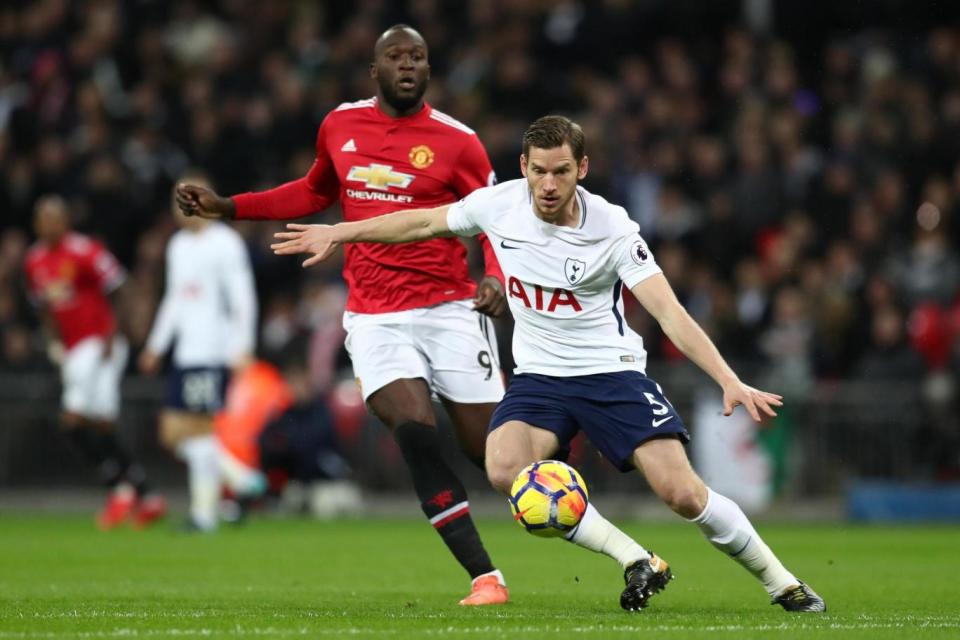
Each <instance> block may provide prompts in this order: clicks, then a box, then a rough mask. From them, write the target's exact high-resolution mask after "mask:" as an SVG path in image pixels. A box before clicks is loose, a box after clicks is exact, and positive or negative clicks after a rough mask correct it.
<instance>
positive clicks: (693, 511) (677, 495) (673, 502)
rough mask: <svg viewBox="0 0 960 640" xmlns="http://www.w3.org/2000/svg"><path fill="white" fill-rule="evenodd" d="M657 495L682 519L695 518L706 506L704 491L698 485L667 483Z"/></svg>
mask: <svg viewBox="0 0 960 640" xmlns="http://www.w3.org/2000/svg"><path fill="white" fill-rule="evenodd" d="M657 494H658V495H659V496H660V498H661V499H662V500H663V501H664V502H665V503H666V504H667V506H668V507H670V509H671V510H673V512H674V513H676V514H678V515H681V516H683V517H684V518H696V517H697V516H698V515H700V514H701V513H702V512H703V509H704V507H706V506H707V500H706V491H705V490H701V486H700V485H699V484H698V483H692V482H682V483H669V484H667V485H666V486H664V487H661V488H660V489H659V490H658V491H657Z"/></svg>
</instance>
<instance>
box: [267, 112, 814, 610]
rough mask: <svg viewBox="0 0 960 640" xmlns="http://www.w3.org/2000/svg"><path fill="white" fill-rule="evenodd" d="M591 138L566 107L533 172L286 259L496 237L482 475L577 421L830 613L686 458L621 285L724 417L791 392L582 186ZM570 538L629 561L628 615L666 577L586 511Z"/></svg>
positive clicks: (353, 230)
mask: <svg viewBox="0 0 960 640" xmlns="http://www.w3.org/2000/svg"><path fill="white" fill-rule="evenodd" d="M584 148H585V140H584V136H583V132H582V130H581V129H580V127H579V126H578V125H577V124H576V123H573V122H571V121H570V120H568V119H567V118H564V117H562V116H546V117H544V118H541V119H539V120H537V121H536V122H534V123H533V124H532V125H530V127H529V128H528V129H527V130H526V132H525V133H524V136H523V155H521V157H520V168H521V171H522V173H523V175H524V177H525V178H526V179H525V180H513V181H510V182H504V183H502V184H500V185H497V186H495V187H488V188H485V189H480V190H478V191H475V192H474V193H472V194H470V195H469V196H467V197H466V198H464V199H463V200H461V201H460V202H458V203H456V204H453V205H447V206H443V207H437V208H435V209H422V210H408V211H404V212H402V213H400V214H391V215H387V216H383V217H380V218H375V219H371V220H364V221H361V222H352V223H342V224H338V225H335V226H332V227H329V226H324V225H289V227H290V229H291V231H288V232H284V233H278V234H277V237H278V239H280V240H282V242H279V243H277V244H275V245H273V246H274V250H275V252H276V253H278V254H290V253H304V252H306V253H313V254H314V255H313V257H311V258H309V259H308V260H306V261H305V262H304V266H310V265H311V264H315V263H317V262H319V261H321V260H323V259H325V258H326V257H328V256H329V255H330V253H331V252H332V251H333V250H334V249H335V248H336V246H337V245H339V244H341V243H347V242H385V243H398V242H413V241H417V240H423V239H426V238H432V237H438V236H444V235H449V234H451V233H453V234H457V235H464V236H470V235H475V234H477V233H480V232H481V231H482V232H484V233H486V234H487V236H488V237H489V238H490V241H491V243H492V244H493V246H494V248H495V249H496V252H497V258H498V260H499V262H500V265H501V267H502V268H503V273H504V276H505V278H506V280H507V289H508V300H509V303H510V310H511V311H512V313H513V316H514V320H515V321H516V329H515V331H514V341H513V354H514V359H515V360H516V362H517V369H516V374H517V375H516V376H514V378H513V380H512V381H511V383H510V386H509V387H508V389H507V394H506V396H505V397H504V399H503V401H502V402H501V403H500V405H499V407H498V408H497V411H496V413H495V414H494V416H493V418H492V420H491V423H490V428H491V432H490V434H489V436H488V438H487V455H486V465H487V475H488V477H489V479H490V482H491V483H492V484H493V486H494V487H496V488H497V489H499V490H500V491H502V492H503V493H507V492H509V490H510V486H511V485H512V483H513V480H514V478H515V477H516V475H517V473H518V472H519V471H520V470H521V469H522V468H523V467H524V466H526V465H527V464H530V463H531V462H534V461H536V460H541V459H544V458H548V457H550V456H551V455H552V454H554V453H555V452H556V451H558V450H559V449H561V448H562V447H564V446H565V445H566V444H567V443H568V442H569V441H570V439H571V438H572V437H573V436H574V435H576V433H577V432H578V431H580V430H582V431H584V432H585V433H586V435H587V437H589V438H590V440H591V442H593V443H594V445H595V446H596V447H597V448H598V449H599V450H600V451H601V453H603V455H604V456H605V457H606V458H607V459H609V460H610V461H611V462H612V463H613V464H614V465H616V466H617V467H618V468H620V469H621V470H623V471H628V470H630V469H634V468H636V469H638V470H639V471H640V472H641V473H643V475H644V477H645V478H646V479H647V482H648V483H649V484H650V486H651V488H652V489H653V491H654V492H655V493H656V494H657V495H658V496H659V497H660V498H661V499H662V500H663V501H664V502H665V503H666V504H667V505H668V506H669V507H670V508H671V509H673V511H675V512H676V513H677V514H679V515H680V516H682V517H684V518H686V519H688V520H689V521H690V522H693V523H695V524H696V525H697V526H698V527H699V528H700V529H701V531H703V533H704V535H705V536H706V537H707V539H708V540H709V541H710V542H711V543H712V544H713V545H714V546H715V547H716V548H717V549H719V550H721V551H723V552H724V553H727V554H729V555H730V556H731V557H732V558H734V559H735V560H736V561H737V562H739V563H740V564H741V565H743V566H744V567H745V568H746V569H747V570H748V571H749V572H750V573H752V574H753V575H754V576H756V577H757V578H758V579H759V580H760V582H761V583H762V584H763V586H764V588H765V589H766V591H767V593H768V594H769V596H770V598H771V600H772V601H773V602H774V603H776V604H780V605H781V606H782V607H783V608H784V609H786V610H788V611H809V612H820V611H824V610H825V609H826V607H825V605H824V602H823V600H822V599H821V598H820V597H819V596H818V595H817V594H816V593H814V591H813V590H812V589H810V588H809V587H808V586H807V585H805V584H804V583H803V582H801V581H800V580H798V579H797V578H796V577H795V576H794V575H793V574H792V573H790V572H789V571H788V570H787V569H786V568H785V567H784V566H783V564H782V563H781V562H780V561H779V560H778V559H777V557H776V556H775V555H774V554H773V552H772V551H771V550H770V548H769V547H768V546H767V545H766V544H765V543H764V542H763V540H762V539H761V538H760V536H759V534H758V533H757V532H756V530H755V529H754V528H753V526H752V525H751V524H750V521H749V520H748V519H747V517H746V515H745V514H744V513H743V511H742V510H741V509H740V507H738V506H737V505H736V504H735V503H734V502H733V501H731V500H730V499H729V498H726V497H724V496H722V495H720V494H718V493H715V492H714V491H711V490H710V489H709V488H708V487H707V486H706V485H705V484H704V483H703V481H702V480H701V479H700V478H699V477H698V476H697V474H696V473H695V472H694V471H693V469H692V468H691V467H690V463H689V461H688V459H687V455H686V451H685V450H684V448H683V444H682V443H683V442H686V441H687V440H688V439H689V435H688V434H687V431H686V428H685V427H684V426H683V422H682V419H681V418H680V416H679V415H678V414H677V412H676V411H675V410H674V408H673V406H672V405H671V404H670V402H669V400H667V398H666V396H664V394H663V391H662V389H661V388H660V386H659V385H658V384H657V383H656V382H654V381H653V380H650V379H649V378H647V377H646V375H645V365H646V351H645V350H644V348H643V341H642V339H641V338H640V336H638V335H637V334H635V333H634V332H633V331H631V330H630V328H629V327H628V326H626V324H625V323H624V321H623V302H622V300H621V292H622V288H623V286H626V287H627V288H628V289H630V291H631V292H632V293H633V294H634V296H636V298H637V300H639V301H640V303H641V304H642V305H643V307H644V308H645V309H646V310H647V311H648V312H649V313H651V314H652V315H653V316H654V317H655V318H656V319H657V321H658V322H659V323H660V326H661V328H662V329H663V330H664V332H665V333H666V334H667V336H668V337H669V338H670V339H671V340H672V341H673V342H674V344H676V345H677V347H678V348H680V350H681V351H682V352H683V353H684V354H685V355H686V356H687V357H688V358H690V359H691V360H692V361H693V362H695V363H696V364H697V365H698V366H700V368H702V369H703V370H704V371H705V372H706V373H707V374H709V375H710V377H711V378H713V379H714V380H715V381H716V382H717V384H719V385H720V387H721V389H722V390H723V405H724V414H725V415H730V414H731V413H732V412H733V410H734V408H735V407H736V406H737V405H743V406H744V407H745V408H746V410H747V411H748V412H749V413H750V415H751V416H752V417H753V418H754V419H755V420H757V421H759V420H760V419H761V414H767V415H769V416H774V415H776V413H775V410H774V407H777V406H781V404H782V402H781V397H780V396H778V395H776V394H772V393H768V392H765V391H761V390H759V389H754V388H753V387H750V386H748V385H746V384H744V383H743V382H742V381H741V380H740V379H739V378H738V377H737V375H736V374H735V373H734V371H733V370H732V369H731V368H730V367H729V365H727V363H726V362H725V361H724V359H723V357H722V356H721V355H720V353H719V352H718V351H717V349H716V347H715V346H714V345H713V343H712V342H711V341H710V339H709V338H708V337H707V335H706V334H705V333H704V332H703V330H702V329H701V328H700V327H699V326H698V325H697V323H696V322H695V321H694V320H693V319H692V318H691V317H690V315H689V314H688V313H687V312H686V310H685V309H684V308H683V307H682V306H681V305H680V303H679V302H678V300H677V298H676V296H675V295H674V293H673V290H672V288H671V287H670V285H669V283H668V282H667V280H666V278H664V276H663V274H662V272H661V270H660V268H659V267H658V266H657V264H656V262H655V260H654V258H653V255H652V253H651V252H650V250H649V249H648V248H647V246H646V244H645V243H644V241H643V239H642V238H641V237H640V234H639V228H638V226H637V224H636V223H634V222H633V221H631V220H630V218H629V216H628V215H627V213H626V211H625V210H624V209H623V208H622V207H619V206H616V205H613V204H610V203H609V202H607V201H606V200H604V199H603V198H601V197H599V196H596V195H593V194H591V193H589V192H587V191H586V190H585V189H583V188H581V187H579V186H578V185H577V182H578V181H579V180H582V179H583V178H584V177H586V175H587V169H588V159H587V157H586V155H585V151H584ZM567 539H568V540H570V541H571V542H574V543H576V544H578V545H580V546H583V547H586V548H588V549H591V550H593V551H597V552H601V553H604V554H606V555H608V556H610V557H612V558H614V559H616V560H617V561H618V562H620V564H621V566H622V567H623V568H624V580H625V582H626V588H625V589H624V591H623V593H622V594H621V597H620V604H621V606H622V607H623V608H624V609H628V610H637V609H640V608H643V607H645V606H646V605H647V601H648V600H649V598H650V597H651V596H652V595H653V594H654V593H657V592H658V591H660V590H661V589H663V588H664V587H665V586H666V585H667V583H668V582H669V580H670V578H671V577H672V575H671V572H670V568H669V566H668V565H667V563H666V562H665V561H664V560H662V559H661V558H658V557H657V556H656V555H653V554H651V553H650V552H648V551H647V550H645V549H644V548H643V547H641V546H640V545H639V544H637V543H636V542H635V541H633V540H632V539H630V538H629V537H628V536H627V535H626V534H624V533H623V532H622V531H620V530H619V529H617V528H616V527H614V526H613V525H612V524H611V523H610V522H608V521H607V520H606V519H604V518H603V517H602V516H601V515H600V514H599V513H598V512H597V510H596V509H595V508H594V507H593V505H592V504H591V505H589V506H588V508H587V511H586V513H585V514H584V516H583V519H582V520H581V522H580V524H579V525H578V526H577V528H576V529H574V531H573V532H571V533H570V534H569V535H568V536H567Z"/></svg>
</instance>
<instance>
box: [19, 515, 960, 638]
mask: <svg viewBox="0 0 960 640" xmlns="http://www.w3.org/2000/svg"><path fill="white" fill-rule="evenodd" d="M624 528H625V529H626V530H627V531H628V532H629V533H631V534H633V535H635V536H636V537H637V538H638V539H639V540H641V541H642V542H643V543H644V544H645V545H647V546H649V547H650V548H652V549H654V550H655V551H656V552H657V553H659V554H661V555H662V556H664V557H665V558H666V559H667V560H668V561H669V562H670V563H671V564H672V566H673V568H674V571H675V573H676V575H677V579H676V580H674V581H673V582H672V583H671V585H670V586H669V587H668V588H667V590H666V591H664V592H663V593H661V594H660V595H658V596H656V597H655V598H654V599H653V601H652V604H651V606H650V608H648V609H647V610H645V611H644V612H642V613H639V614H628V613H625V612H623V611H621V610H620V609H619V606H618V604H617V603H618V595H619V592H620V588H621V586H622V578H621V573H620V571H619V568H618V567H617V566H615V564H614V563H613V562H612V561H610V560H608V559H607V558H604V557H602V556H599V555H596V554H592V553H589V552H587V551H584V550H582V549H579V548H576V547H574V546H572V545H569V544H566V543H564V542H561V541H556V540H541V539H537V538H534V537H533V536H529V535H527V534H525V533H523V532H522V531H521V530H520V529H519V528H518V527H517V526H516V525H514V524H513V523H511V522H509V521H508V520H482V521H480V529H481V532H482V534H483V536H484V540H485V542H486V546H487V548H488V549H489V551H490V552H491V555H492V556H493V558H494V560H495V562H496V563H497V564H498V565H499V567H500V568H501V569H502V570H503V571H504V573H505V574H506V576H507V580H508V582H509V585H510V589H511V595H512V600H513V602H512V603H511V604H509V605H506V606H502V607H486V608H479V609H466V608H464V607H459V606H457V604H456V603H457V600H458V599H459V598H460V597H462V596H463V595H465V593H466V591H467V588H468V580H467V577H466V575H465V574H464V573H463V572H462V570H461V569H460V568H459V567H457V566H456V565H455V564H454V562H453V560H452V559H451V558H450V556H449V555H448V554H447V552H446V550H445V548H444V547H443V544H442V542H441V541H440V539H439V538H438V537H437V536H436V535H434V533H433V532H432V531H431V530H430V529H429V527H428V526H427V525H426V523H424V522H422V521H420V520H413V519H411V520H362V521H349V522H336V523H319V522H312V521H281V520H254V521H252V522H250V523H249V524H248V525H246V526H244V527H242V528H236V529H230V528H227V529H224V530H223V531H221V532H220V533H219V534H217V535H214V536H190V535H185V534H179V533H177V532H175V531H174V530H173V528H172V525H169V524H163V525H161V526H159V527H158V528H155V529H152V530H150V531H146V532H135V531H128V530H120V531H115V532H110V533H100V532H97V531H95V530H94V528H93V525H92V522H91V519H88V518H83V519H81V518H77V517H70V518H66V517H55V516H50V517H36V516H31V517H25V516H11V515H0V640H2V639H5V638H61V637H74V638H140V637H150V638H168V637H175V638H291V637H305V638H339V637H350V638H437V637H447V638H524V639H525V640H541V639H545V638H558V637H562V638H578V639H579V638H654V637H656V638H712V639H715V638H731V639H737V640H740V639H742V638H769V637H777V638H804V639H808V638H810V639H815V638H845V639H846V638H870V639H875V638H898V639H900V640H903V639H906V638H920V637H922V638H958V637H960V588H958V587H957V584H958V583H957V576H958V575H960V529H958V528H956V527H952V528H951V527H884V528H865V527H853V526H843V525H829V526H827V525H818V526H813V525H770V526H761V532H762V533H763V534H764V535H765V537H766V539H767V541H768V542H769V543H770V545H771V546H772V547H773V548H774V549H775V550H777V551H778V553H779V554H780V556H781V558H783V560H784V561H785V563H786V564H787V566H789V567H791V568H792V569H793V571H795V572H796V573H797V574H799V575H800V576H801V577H802V578H804V579H805V580H807V581H808V582H809V583H810V584H811V585H812V586H814V587H815V588H816V589H817V591H818V592H819V593H820V594H821V595H823V596H824V597H825V598H826V600H827V604H828V607H829V612H828V613H827V614H825V615H819V616H816V615H797V614H787V613H785V612H783V611H781V610H780V609H779V607H771V606H770V605H769V604H767V597H766V595H765V594H764V593H763V591H762V589H761V588H760V587H759V586H758V585H757V584H756V583H755V581H754V580H753V579H752V578H751V577H750V576H749V575H748V574H747V573H746V572H745V571H744V570H743V569H741V568H740V567H739V566H737V565H736V564H735V563H734V562H733V561H731V560H729V559H727V558H724V557H723V556H722V555H721V554H720V553H718V552H717V551H715V550H714V549H713V548H712V547H710V546H709V544H707V542H706V541H705V540H703V539H702V538H701V537H700V534H699V532H698V531H697V530H696V529H695V528H694V527H692V526H688V525H684V524H683V523H679V522H678V523H675V524H659V523H658V524H644V523H640V522H631V523H624Z"/></svg>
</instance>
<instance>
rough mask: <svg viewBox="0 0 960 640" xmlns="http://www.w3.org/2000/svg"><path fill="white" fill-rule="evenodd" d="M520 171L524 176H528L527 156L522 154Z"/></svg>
mask: <svg viewBox="0 0 960 640" xmlns="http://www.w3.org/2000/svg"><path fill="white" fill-rule="evenodd" d="M520 173H521V174H522V175H523V177H524V178H526V177H527V156H525V155H523V154H522V153H521V154H520Z"/></svg>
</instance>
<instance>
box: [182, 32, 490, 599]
mask: <svg viewBox="0 0 960 640" xmlns="http://www.w3.org/2000/svg"><path fill="white" fill-rule="evenodd" d="M370 76H371V77H372V78H373V79H374V80H375V81H376V82H377V86H378V91H377V96H376V97H374V98H370V99H368V100H361V101H359V102H352V103H347V104H343V105H341V106H340V107H338V108H337V109H335V110H334V111H332V112H330V113H329V114H328V115H327V117H326V118H325V119H324V121H323V123H322V124H321V125H320V130H319V132H318V134H317V139H316V152H317V155H316V160H315V161H314V164H313V166H312V167H311V169H310V171H309V172H308V173H307V175H306V176H305V177H304V178H301V179H299V180H295V181H293V182H289V183H287V184H284V185H282V186H280V187H277V188H275V189H271V190H269V191H263V192H259V193H244V194H240V195H236V196H233V197H232V198H224V197H221V196H218V195H217V194H216V193H214V192H212V191H210V190H208V189H204V188H201V187H197V186H194V185H180V186H179V187H178V189H177V200H178V204H179V205H180V207H181V209H182V210H183V212H184V213H186V214H188V215H200V216H203V217H210V218H236V219H238V220H285V219H291V218H298V217H302V216H306V215H309V214H311V213H314V212H317V211H321V210H323V209H326V208H327V207H328V206H329V205H331V204H332V203H334V202H336V201H337V200H339V201H340V204H341V206H342V208H343V216H344V219H345V220H362V219H365V218H371V217H374V216H380V215H383V214H385V213H387V212H390V211H393V210H396V209H398V208H400V209H403V208H422V207H431V206H438V205H442V204H447V203H451V202H455V201H457V200H459V199H460V198H463V197H465V196H466V195H468V194H470V193H471V192H472V191H474V190H475V189H478V188H480V187H484V186H488V185H491V184H493V183H494V181H495V179H494V174H493V170H492V168H491V166H490V160H489V159H488V157H487V154H486V151H485V150H484V148H483V145H482V144H481V143H480V141H479V139H478V138H477V136H476V134H475V133H474V132H473V131H472V130H471V129H469V128H468V127H467V126H466V125H464V124H461V123H460V122H458V121H456V120H454V119H453V118H452V117H450V116H448V115H446V114H444V113H441V112H439V111H436V110H435V109H433V108H432V107H431V106H430V105H429V104H427V103H426V102H424V100H423V95H424V92H425V91H426V88H427V83H428V81H429V78H430V65H429V63H428V61H427V44H426V42H424V40H423V38H422V37H421V36H420V34H419V33H417V32H416V31H415V30H414V29H412V28H410V27H408V26H406V25H396V26H394V27H391V28H390V29H388V30H387V31H385V32H384V33H383V35H381V36H380V38H379V39H378V40H377V43H376V46H375V47H374V61H373V62H372V63H371V65H370ZM481 247H482V249H483V254H484V258H485V263H486V276H485V277H484V278H483V280H482V281H481V282H480V285H479V286H477V285H475V284H474V283H473V281H472V280H470V278H469V276H468V269H467V263H466V250H465V247H464V246H463V244H461V243H460V241H459V240H457V239H455V238H438V239H435V240H430V241H428V242H421V243H416V244H410V245H393V246H388V245H379V244H356V245H351V246H349V247H348V248H347V249H346V252H345V265H344V270H343V275H344V278H345V280H346V282H347V284H348V285H349V287H350V294H349V298H348V300H347V311H346V314H345V315H344V327H345V328H346V329H347V332H348V336H347V341H346V346H347V349H348V351H349V352H350V358H351V360H352V362H353V368H354V372H355V374H356V377H357V379H358V380H359V382H360V386H361V389H362V392H363V396H364V399H365V401H366V402H367V406H368V407H369V408H370V409H371V411H373V413H374V414H375V415H376V416H377V417H378V418H379V419H380V420H381V421H382V422H383V423H384V424H385V425H386V426H387V427H388V428H389V429H390V430H391V431H392V432H393V435H394V437H395V439H396V441H397V443H398V445H399V446H400V450H401V451H402V453H403V456H404V459H405V461H406V463H407V466H408V467H409V469H410V473H411V475H412V476H413V484H414V487H415V489H416V492H417V495H418V496H419V498H420V503H421V507H422V508H423V511H424V513H425V514H426V516H427V518H428V519H429V520H430V523H431V524H432V525H433V526H434V527H435V528H436V530H437V532H438V533H439V534H440V536H441V537H442V538H443V541H444V542H445V543H446V544H447V546H448V548H449V549H450V551H451V552H452V553H453V555H454V556H455V557H456V558H457V560H458V561H459V562H460V564H461V565H462V566H463V567H464V569H466V570H467V572H468V573H469V574H470V577H471V578H472V579H473V583H472V587H471V593H470V595H468V596H467V597H466V598H464V599H463V600H461V602H460V604H464V605H487V604H501V603H504V602H506V601H507V599H508V593H507V589H506V585H505V583H504V581H503V575H502V574H501V573H500V572H499V571H497V570H496V568H495V567H494V566H493V564H492V563H491V561H490V557H489V556H488V555H487V552H486V551H485V550H484V548H483V544H482V542H481V541H480V536H479V534H478V532H477V530H476V527H475V526H474V523H473V520H472V519H471V517H470V512H469V504H468V502H467V495H466V491H465V490H464V487H463V484H462V483H461V482H460V480H459V479H458V478H457V476H456V475H455V474H454V473H453V471H452V470H451V469H450V467H449V465H448V464H447V463H446V461H444V459H443V457H442V455H441V452H440V441H439V439H438V435H437V430H436V417H435V415H434V412H433V407H432V405H431V401H430V398H431V392H432V393H434V394H436V396H438V397H439V398H440V400H441V402H442V403H443V405H444V407H445V408H446V410H447V412H448V413H449V415H450V417H451V419H452V421H453V424H454V427H455V429H456V432H457V436H458V439H459V441H460V444H461V447H462V448H463V450H464V451H465V452H466V454H467V455H468V456H469V457H470V458H471V459H472V460H473V461H474V462H476V463H477V464H478V465H479V466H480V467H481V468H482V467H483V450H484V442H485V438H486V430H487V425H488V423H489V421H490V417H491V415H492V413H493V410H494V408H495V407H496V403H497V402H499V401H500V399H501V398H502V397H503V381H502V379H501V376H500V369H499V365H498V362H497V345H496V337H495V335H494V331H493V327H492V326H491V323H490V320H489V318H488V317H486V316H496V315H499V314H500V313H502V312H503V310H504V309H505V307H506V301H505V298H504V296H503V285H502V282H503V274H502V273H501V271H500V267H499V265H498V264H497V261H496V257H495V256H494V254H493V251H492V249H491V248H490V246H489V243H487V242H486V239H485V238H483V239H481ZM471 299H472V302H471ZM478 312H479V313H478Z"/></svg>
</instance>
